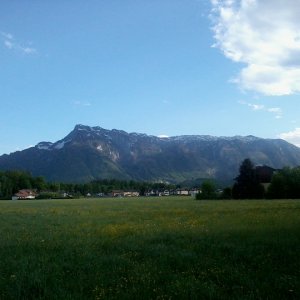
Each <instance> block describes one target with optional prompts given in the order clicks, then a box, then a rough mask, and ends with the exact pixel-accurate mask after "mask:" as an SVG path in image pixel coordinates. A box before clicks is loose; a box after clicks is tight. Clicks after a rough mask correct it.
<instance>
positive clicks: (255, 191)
mask: <svg viewBox="0 0 300 300" xmlns="http://www.w3.org/2000/svg"><path fill="white" fill-rule="evenodd" d="M266 168H269V167H266ZM269 169H272V168H269ZM264 177H266V176H265V174H263V173H262V172H261V169H260V168H259V167H255V166H254V164H253V162H252V161H251V160H250V159H245V160H244V161H243V162H242V163H241V165H240V169H239V174H238V175H237V177H236V178H235V182H234V184H233V185H232V186H229V187H225V188H222V189H220V188H217V184H216V183H215V182H214V181H213V180H206V181H204V182H203V183H202V184H201V186H199V187H195V188H199V189H200V190H201V193H199V194H198V195H197V197H196V198H197V199H199V200H201V199H300V167H295V168H290V167H285V168H283V169H281V170H274V169H273V170H272V176H269V178H264ZM267 177H268V176H267ZM266 182H267V184H266ZM176 188H180V185H173V184H168V183H162V182H158V183H151V182H138V181H133V180H130V181H126V180H117V179H101V180H94V181H91V182H89V183H82V184H80V183H74V184H72V183H60V182H47V181H46V180H45V179H44V178H43V177H41V176H38V177H33V176H32V175H31V174H30V173H27V172H23V171H3V172H0V199H11V197H12V195H14V194H15V193H17V192H18V191H19V190H21V189H32V190H35V191H36V192H37V193H38V194H39V198H61V197H62V194H63V193H65V194H67V195H70V196H71V197H74V198H79V197H82V196H86V195H87V194H91V195H97V194H98V195H100V194H101V195H108V194H109V193H110V192H111V191H113V190H128V191H130V190H131V191H133V190H134V191H138V192H139V193H140V195H145V193H146V192H148V191H150V190H156V191H157V190H174V189H176Z"/></svg>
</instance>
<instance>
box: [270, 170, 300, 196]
mask: <svg viewBox="0 0 300 300" xmlns="http://www.w3.org/2000/svg"><path fill="white" fill-rule="evenodd" d="M267 196H268V198H271V199H298V198H300V167H297V168H288V167H286V168H283V169H282V170H280V171H278V172H277V173H275V174H274V175H273V177H272V180H271V184H270V186H269V188H268V194H267Z"/></svg>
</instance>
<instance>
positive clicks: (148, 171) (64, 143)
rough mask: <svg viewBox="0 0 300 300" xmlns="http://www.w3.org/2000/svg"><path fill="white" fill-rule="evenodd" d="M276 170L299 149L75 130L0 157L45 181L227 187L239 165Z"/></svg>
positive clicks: (297, 157)
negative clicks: (196, 181) (192, 182)
mask: <svg viewBox="0 0 300 300" xmlns="http://www.w3.org/2000/svg"><path fill="white" fill-rule="evenodd" d="M245 158H250V159H251V160H253V162H254V163H255V164H265V165H268V166H270V167H273V168H276V169H279V168H282V167H283V166H291V167H292V166H296V165H299V162H300V149H299V148H297V147H296V146H293V145H291V144H289V143H287V142H285V141H283V140H272V139H263V138H258V137H254V136H251V135H249V136H233V137H215V136H210V135H182V136H174V137H168V138H161V137H155V136H151V135H146V134H140V133H127V132H125V131H123V130H117V129H113V130H108V129H103V128H101V127H98V126H95V127H91V126H86V125H82V124H77V125H76V126H75V128H74V129H73V130H72V131H71V132H70V133H69V134H68V135H67V136H66V137H64V138H62V139H61V140H58V141H56V142H55V143H50V142H41V143H38V144H37V145H36V146H35V148H34V149H31V150H30V149H27V150H23V151H19V152H15V153H12V154H10V155H6V156H1V157H0V169H2V170H9V169H19V170H27V171H29V172H31V173H32V174H34V175H37V176H45V177H46V178H47V179H48V180H53V181H65V182H84V181H89V180H92V179H98V178H119V179H121V178H122V179H134V180H145V181H148V180H149V181H159V180H163V181H169V182H181V181H184V180H189V179H191V178H214V179H216V180H222V181H226V180H227V181H230V180H232V179H233V178H234V177H235V176H236V174H237V172H238V168H239V165H240V163H241V162H242V161H243V160H244V159H245Z"/></svg>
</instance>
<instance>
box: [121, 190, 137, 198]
mask: <svg viewBox="0 0 300 300" xmlns="http://www.w3.org/2000/svg"><path fill="white" fill-rule="evenodd" d="M123 195H124V197H138V196H139V195H140V193H139V192H137V191H126V192H124V194H123Z"/></svg>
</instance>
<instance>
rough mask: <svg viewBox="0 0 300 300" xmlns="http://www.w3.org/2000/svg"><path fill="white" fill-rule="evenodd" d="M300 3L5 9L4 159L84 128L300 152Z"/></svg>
mask: <svg viewBox="0 0 300 300" xmlns="http://www.w3.org/2000/svg"><path fill="white" fill-rule="evenodd" d="M299 15H300V1H299V0H286V1H281V0H223V1H219V0H152V1H148V0H147V1H146V0H145V1H144V0H139V1H138V0H135V1H134V0H126V1H124V0H114V1H108V0H89V1H83V0H73V1H67V0H61V1H50V0H49V1H48V0H45V1H36V0H29V1H17V0H12V1H1V3H0V101H1V102H0V104H1V118H0V140H1V143H0V154H3V153H10V152H14V151H16V150H22V149H25V148H28V147H30V146H33V145H35V144H37V143H38V142H41V141H51V142H55V141H57V140H59V139H61V138H63V137H64V136H66V135H67V134H68V133H69V132H70V131H71V130H72V129H73V128H74V126H75V125H76V124H84V125H89V126H101V127H103V128H106V129H113V128H116V129H122V130H125V131H127V132H140V133H146V134H150V135H157V136H159V135H167V136H174V135H182V134H209V135H215V136H233V135H255V136H259V137H264V138H278V137H281V138H284V139H286V140H288V141H290V142H292V143H294V144H296V145H299V146H300V118H299V111H300V110H299V108H300V102H299V91H300V30H299V28H300V21H299V17H298V16H299Z"/></svg>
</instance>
